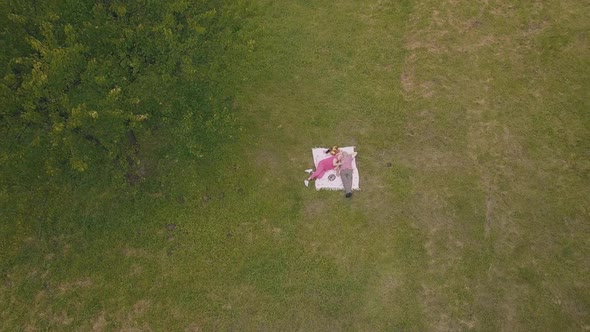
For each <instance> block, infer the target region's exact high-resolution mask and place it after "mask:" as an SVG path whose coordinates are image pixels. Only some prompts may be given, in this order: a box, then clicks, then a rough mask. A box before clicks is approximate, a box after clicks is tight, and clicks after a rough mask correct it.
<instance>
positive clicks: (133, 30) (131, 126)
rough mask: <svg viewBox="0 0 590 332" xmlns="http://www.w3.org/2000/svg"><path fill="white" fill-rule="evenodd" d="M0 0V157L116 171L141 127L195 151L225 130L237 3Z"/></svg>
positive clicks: (240, 36)
mask: <svg viewBox="0 0 590 332" xmlns="http://www.w3.org/2000/svg"><path fill="white" fill-rule="evenodd" d="M2 5H3V7H6V9H8V10H6V11H3V12H4V13H5V15H3V17H2V18H1V20H0V23H1V24H2V35H3V37H7V38H3V43H4V45H2V46H4V47H3V48H4V49H5V50H9V51H7V52H5V53H3V54H2V60H6V61H3V63H6V64H5V65H4V66H3V67H1V72H0V76H1V78H2V79H1V83H0V96H1V97H2V100H4V101H5V102H4V104H5V107H4V108H3V109H2V111H1V112H2V113H0V119H1V120H2V127H1V129H0V130H1V131H2V136H3V137H7V138H8V140H7V141H5V142H4V143H3V144H4V145H5V146H4V147H3V148H4V149H9V151H10V152H8V153H6V154H5V157H7V158H13V159H15V160H16V159H18V158H19V157H18V156H19V155H20V158H21V159H22V158H24V155H29V156H34V157H35V158H36V160H37V161H38V162H36V163H35V164H36V165H38V166H39V167H42V168H43V169H44V171H45V172H46V173H48V174H50V175H54V174H57V173H59V172H61V171H63V170H68V169H73V170H75V171H77V172H85V171H87V170H89V169H94V170H97V169H99V168H98V167H99V166H100V167H101V170H104V169H105V168H107V169H108V168H113V167H114V168H115V169H118V170H121V169H123V170H125V169H126V168H127V167H129V166H130V165H132V164H134V163H137V160H135V159H136V154H137V152H138V151H137V149H138V147H139V143H138V139H139V140H140V141H141V139H142V138H143V137H146V136H148V135H152V137H153V135H156V136H157V137H158V139H159V141H160V142H162V143H163V144H164V145H165V144H174V145H176V146H180V147H182V148H183V149H184V150H185V151H187V152H188V153H190V154H191V155H193V156H198V155H200V154H202V153H203V151H205V150H206V149H207V148H208V147H209V146H212V145H214V144H215V142H216V141H217V140H219V139H220V138H224V137H226V136H227V129H228V128H229V126H231V123H232V120H231V111H232V108H233V104H232V102H231V100H232V97H233V90H234V89H235V80H234V77H235V76H237V75H239V72H238V69H239V67H240V66H241V64H240V63H241V62H242V61H243V60H244V59H245V55H246V54H247V53H248V52H249V50H251V46H252V41H251V40H250V39H249V38H250V37H249V36H248V32H247V29H244V27H245V19H246V18H247V17H248V15H249V14H250V13H249V8H248V4H247V3H246V2H237V3H235V2H226V1H210V0H203V1H183V0H178V1H167V2H153V1H138V2H132V3H128V2H123V1H99V2H93V1H82V2H79V1H46V2H33V3H22V2H19V1H9V2H7V3H3V4H2ZM156 132H157V133H156ZM155 133H156V134H155ZM21 161H22V160H21ZM113 161H114V163H113ZM17 163H18V162H17ZM35 171H36V172H39V171H42V170H41V169H39V168H38V169H36V170H35Z"/></svg>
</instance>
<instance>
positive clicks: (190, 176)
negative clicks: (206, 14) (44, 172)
mask: <svg viewBox="0 0 590 332" xmlns="http://www.w3.org/2000/svg"><path fill="white" fill-rule="evenodd" d="M258 2H259V9H260V12H259V14H260V15H259V16H257V17H256V18H255V20H256V21H255V22H253V23H255V24H256V25H258V26H259V29H260V32H261V34H260V37H259V39H257V40H256V53H255V55H254V57H255V61H254V63H253V64H252V70H251V73H250V75H248V76H246V77H236V79H237V80H241V81H242V82H243V87H242V88H241V89H240V90H239V91H238V92H237V93H238V98H237V101H236V106H237V107H238V108H239V110H240V111H239V114H238V115H237V121H238V123H239V124H240V126H239V130H237V131H236V134H235V140H234V141H232V142H231V143H230V144H228V145H226V146H224V147H223V148H220V149H219V151H218V153H217V154H216V155H215V156H203V158H202V159H199V160H191V159H189V158H186V157H182V156H176V155H174V153H170V154H168V155H167V154H166V153H164V152H162V151H161V150H159V149H158V146H157V143H152V144H146V145H145V147H144V149H143V150H142V151H143V153H144V154H145V155H146V156H150V155H151V156H153V155H157V156H159V158H158V159H151V160H149V159H148V160H147V161H146V167H147V169H148V174H149V175H148V178H147V179H146V181H145V183H143V184H142V185H141V186H136V187H132V188H128V187H121V186H116V187H113V186H109V185H108V184H109V183H108V182H106V180H104V179H99V180H97V179H96V178H72V179H70V180H69V182H67V183H57V184H53V185H51V184H50V185H44V186H35V185H32V184H31V185H30V186H25V185H23V186H22V187H18V188H12V189H6V188H5V189H2V190H1V191H0V195H1V196H0V198H1V199H0V202H1V203H2V205H1V206H0V208H2V210H3V211H5V213H3V216H4V217H3V218H2V219H3V221H2V225H0V232H1V235H2V242H1V244H0V246H1V248H0V249H1V250H0V257H1V262H0V271H1V272H2V280H1V284H0V321H1V322H2V323H1V324H0V330H2V331H21V330H22V331H36V330H51V331H68V330H72V331H112V330H115V331H118V330H122V331H219V330H221V331H225V330H236V331H251V330H257V331H259V330H262V331H290V330H299V331H344V330H345V331H398V330H413V331H422V330H432V331H450V330H453V331H455V330H491V331H494V330H501V331H526V330H537V331H588V330H590V284H589V283H588V280H589V276H590V259H589V257H590V204H589V199H588V197H589V195H590V179H589V176H590V117H589V115H588V110H589V109H590V103H589V102H588V100H589V99H588V95H589V92H590V77H589V76H590V48H589V43H588V38H589V32H588V31H590V24H589V23H588V22H590V11H589V10H588V9H589V8H588V5H587V4H584V3H583V2H580V1H573V0H562V1H556V0H553V1H537V0H534V1H506V0H485V1H471V2H469V1H458V0H445V1H432V0H424V1H419V2H417V1H409V0H401V1H385V0H370V1H352V0H341V1H323V0H318V1H263V0H260V1H258ZM148 139H149V138H148ZM333 144H338V145H341V146H345V145H355V146H356V147H357V151H358V152H359V155H358V159H357V164H358V166H359V170H360V173H361V183H360V186H361V189H362V190H361V191H359V192H356V193H355V194H354V196H353V197H352V198H351V199H345V198H344V195H343V193H342V192H323V191H321V192H316V191H315V190H313V189H311V188H306V187H304V185H303V180H304V178H305V176H306V174H305V173H304V172H303V170H304V169H306V168H308V167H310V166H311V162H312V160H311V154H310V148H311V147H314V146H328V145H333ZM150 153H151V154H150ZM146 158H147V157H146ZM97 181H101V182H100V184H98V185H97ZM14 202H18V204H14ZM9 203H10V204H9Z"/></svg>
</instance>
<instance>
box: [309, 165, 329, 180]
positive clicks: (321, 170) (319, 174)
mask: <svg viewBox="0 0 590 332" xmlns="http://www.w3.org/2000/svg"><path fill="white" fill-rule="evenodd" d="M324 173H326V170H325V169H324V168H323V167H321V165H318V168H317V169H316V170H315V172H313V173H311V175H310V176H309V178H308V180H314V179H319V178H321V177H322V176H323V175H324Z"/></svg>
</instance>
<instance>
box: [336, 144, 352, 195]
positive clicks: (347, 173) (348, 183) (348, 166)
mask: <svg viewBox="0 0 590 332" xmlns="http://www.w3.org/2000/svg"><path fill="white" fill-rule="evenodd" d="M354 157H356V152H353V153H348V152H346V151H342V157H341V158H340V166H339V167H337V168H336V174H337V175H338V176H340V178H341V179H342V185H343V186H344V192H345V193H346V194H345V196H346V197H347V198H350V197H351V196H352V173H353V168H352V160H353V159H354Z"/></svg>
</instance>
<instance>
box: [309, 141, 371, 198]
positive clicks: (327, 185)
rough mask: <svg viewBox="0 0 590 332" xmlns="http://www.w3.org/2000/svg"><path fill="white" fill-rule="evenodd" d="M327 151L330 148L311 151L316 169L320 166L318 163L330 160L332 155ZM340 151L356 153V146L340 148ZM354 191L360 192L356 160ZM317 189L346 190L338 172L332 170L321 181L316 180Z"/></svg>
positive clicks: (353, 179)
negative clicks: (337, 174)
mask: <svg viewBox="0 0 590 332" xmlns="http://www.w3.org/2000/svg"><path fill="white" fill-rule="evenodd" d="M326 150H328V148H313V149H311V154H312V155H313V164H314V165H315V167H317V166H318V163H319V162H320V161H321V160H323V159H326V158H328V157H329V156H330V155H329V154H326ZM340 151H346V152H348V153H353V152H354V146H346V147H343V148H340ZM352 168H353V171H352V190H360V188H359V171H358V168H357V167H356V158H354V159H353V161H352ZM315 189H316V190H320V189H328V190H344V186H343V185H342V179H340V177H339V176H336V171H335V170H331V171H327V172H326V173H325V174H324V176H322V178H321V179H316V180H315Z"/></svg>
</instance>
